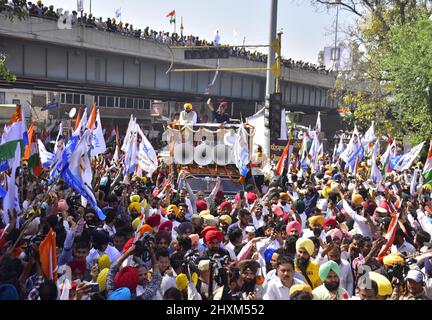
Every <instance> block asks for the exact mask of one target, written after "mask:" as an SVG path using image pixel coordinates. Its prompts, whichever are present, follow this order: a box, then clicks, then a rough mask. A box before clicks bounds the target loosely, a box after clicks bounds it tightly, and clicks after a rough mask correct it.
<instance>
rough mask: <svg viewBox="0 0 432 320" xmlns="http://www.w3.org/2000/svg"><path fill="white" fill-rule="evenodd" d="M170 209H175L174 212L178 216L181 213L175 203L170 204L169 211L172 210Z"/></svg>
mask: <svg viewBox="0 0 432 320" xmlns="http://www.w3.org/2000/svg"><path fill="white" fill-rule="evenodd" d="M170 210H173V211H174V214H175V215H176V216H178V214H179V208H178V207H177V206H176V205H175V204H172V205H169V206H168V208H167V209H166V211H167V212H170Z"/></svg>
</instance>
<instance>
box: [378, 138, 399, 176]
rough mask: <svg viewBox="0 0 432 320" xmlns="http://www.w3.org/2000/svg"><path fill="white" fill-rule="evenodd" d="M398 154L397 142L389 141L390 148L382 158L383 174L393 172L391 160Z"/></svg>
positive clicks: (388, 147)
mask: <svg viewBox="0 0 432 320" xmlns="http://www.w3.org/2000/svg"><path fill="white" fill-rule="evenodd" d="M395 154H396V140H392V138H391V137H389V139H388V146H387V149H386V151H385V152H384V153H383V155H382V156H381V164H382V166H383V174H386V173H389V172H391V170H392V169H391V166H390V159H392V158H393V157H394V155H395Z"/></svg>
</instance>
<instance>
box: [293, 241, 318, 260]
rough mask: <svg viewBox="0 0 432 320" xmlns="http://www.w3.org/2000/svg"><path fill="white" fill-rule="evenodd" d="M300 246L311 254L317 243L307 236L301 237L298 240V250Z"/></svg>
mask: <svg viewBox="0 0 432 320" xmlns="http://www.w3.org/2000/svg"><path fill="white" fill-rule="evenodd" d="M300 248H303V249H305V250H306V251H307V253H309V255H310V256H311V255H312V254H313V253H314V251H315V245H314V243H313V242H312V240H310V239H307V238H299V239H298V240H297V242H296V250H299V249H300Z"/></svg>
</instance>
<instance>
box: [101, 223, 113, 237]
mask: <svg viewBox="0 0 432 320" xmlns="http://www.w3.org/2000/svg"><path fill="white" fill-rule="evenodd" d="M102 229H103V230H105V231H106V232H108V234H109V236H110V238H112V237H114V235H115V234H116V228H115V226H112V227H110V226H109V225H107V224H105V223H104V225H103V227H102Z"/></svg>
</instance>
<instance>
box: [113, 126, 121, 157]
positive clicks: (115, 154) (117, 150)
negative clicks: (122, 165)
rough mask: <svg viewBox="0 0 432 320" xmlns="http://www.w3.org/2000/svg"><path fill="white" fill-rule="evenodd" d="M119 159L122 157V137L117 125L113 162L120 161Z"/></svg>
mask: <svg viewBox="0 0 432 320" xmlns="http://www.w3.org/2000/svg"><path fill="white" fill-rule="evenodd" d="M119 157H120V135H119V130H118V126H117V125H116V148H115V151H114V156H113V161H114V162H116V161H118V159H119Z"/></svg>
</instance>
